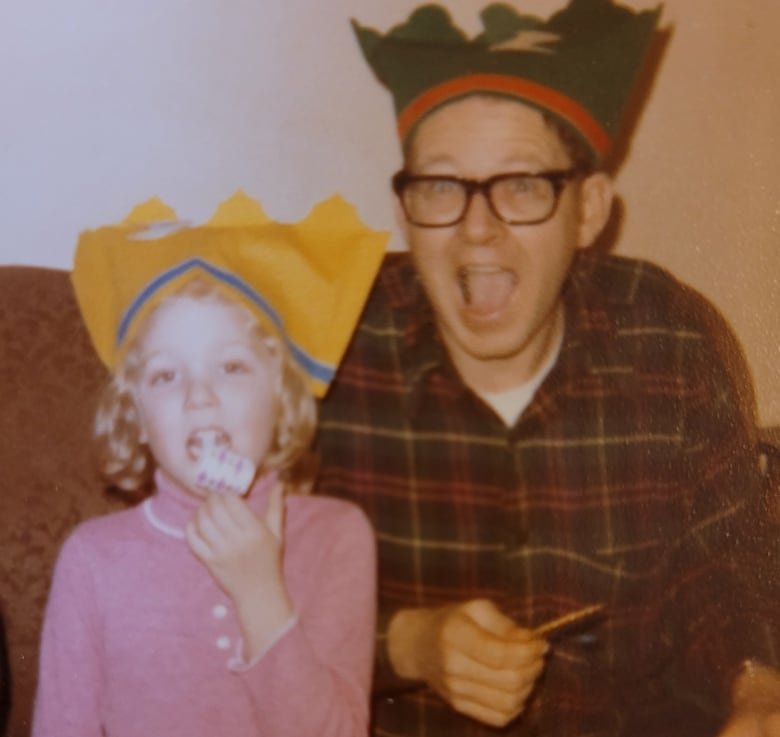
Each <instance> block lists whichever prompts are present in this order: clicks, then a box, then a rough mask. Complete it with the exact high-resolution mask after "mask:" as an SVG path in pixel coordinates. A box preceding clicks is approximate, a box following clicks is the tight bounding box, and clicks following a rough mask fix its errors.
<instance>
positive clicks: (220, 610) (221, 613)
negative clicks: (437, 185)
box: [211, 604, 228, 619]
mask: <svg viewBox="0 0 780 737" xmlns="http://www.w3.org/2000/svg"><path fill="white" fill-rule="evenodd" d="M211 613H212V615H214V619H224V618H225V617H227V613H228V610H227V607H226V606H225V605H224V604H216V605H215V606H214V608H213V609H212V610H211Z"/></svg>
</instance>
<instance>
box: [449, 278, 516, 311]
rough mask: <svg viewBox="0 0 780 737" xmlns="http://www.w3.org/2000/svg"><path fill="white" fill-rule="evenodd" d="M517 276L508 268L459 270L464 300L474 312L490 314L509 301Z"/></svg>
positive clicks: (459, 280)
mask: <svg viewBox="0 0 780 737" xmlns="http://www.w3.org/2000/svg"><path fill="white" fill-rule="evenodd" d="M516 283H517V277H516V276H515V274H514V273H513V272H511V271H507V270H506V269H497V268H496V269H494V268H481V269H477V268H463V269H461V270H460V271H459V272H458V284H459V285H460V289H461V293H462V294H463V301H464V302H465V303H466V306H467V307H468V308H469V310H471V311H472V312H476V313H479V314H482V315H489V314H491V313H493V312H497V311H498V310H501V309H502V308H503V307H505V306H506V304H507V303H508V302H509V299H510V297H511V296H512V290H513V289H514V287H515V284H516Z"/></svg>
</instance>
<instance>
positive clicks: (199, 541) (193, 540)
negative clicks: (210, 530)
mask: <svg viewBox="0 0 780 737" xmlns="http://www.w3.org/2000/svg"><path fill="white" fill-rule="evenodd" d="M184 537H185V538H186V540H187V544H188V545H189V546H190V550H192V552H193V553H194V554H195V557H196V558H199V559H200V560H202V561H205V560H208V559H209V558H210V557H211V548H210V547H209V545H208V543H207V542H206V541H205V540H204V539H203V537H202V536H201V534H200V530H199V529H198V525H197V524H196V523H195V521H194V520H191V521H190V522H189V523H188V524H187V526H186V527H185V528H184Z"/></svg>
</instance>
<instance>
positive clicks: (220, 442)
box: [186, 427, 230, 461]
mask: <svg viewBox="0 0 780 737" xmlns="http://www.w3.org/2000/svg"><path fill="white" fill-rule="evenodd" d="M221 447H225V448H228V447H230V435H228V433H226V432H225V431H224V430H221V429H219V428H214V427H208V428H201V429H199V430H195V431H194V432H192V433H190V435H189V437H188V438H187V442H186V448H187V456H188V457H189V459H190V460H191V461H199V460H200V459H201V458H202V457H203V456H204V455H205V454H206V453H209V452H210V451H211V450H212V449H215V448H221Z"/></svg>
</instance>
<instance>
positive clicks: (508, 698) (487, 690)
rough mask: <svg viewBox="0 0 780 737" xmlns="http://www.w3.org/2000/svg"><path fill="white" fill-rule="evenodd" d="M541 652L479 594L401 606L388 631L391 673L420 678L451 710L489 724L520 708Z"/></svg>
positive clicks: (540, 645)
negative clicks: (441, 603)
mask: <svg viewBox="0 0 780 737" xmlns="http://www.w3.org/2000/svg"><path fill="white" fill-rule="evenodd" d="M547 649H548V645H547V643H546V642H545V641H544V640H542V639H539V638H538V637H535V636H534V634H533V633H532V632H531V631H530V630H527V629H523V628H522V627H518V626H517V625H516V624H515V623H514V622H513V621H512V620H511V619H510V618H509V617H507V616H505V615H504V614H502V613H501V612H500V611H499V610H498V609H497V608H496V606H495V605H494V604H493V603H492V602H490V601H486V600H482V599H478V600H474V601H469V602H466V603H465V604H454V605H450V606H445V607H442V608H439V609H405V610H402V611H400V612H399V613H398V614H397V615H396V616H395V617H394V618H393V620H392V621H391V623H390V628H389V631H388V654H389V656H390V661H391V663H392V665H393V667H394V668H395V671H396V673H398V675H399V676H401V677H403V678H411V679H417V680H423V681H425V682H426V683H427V684H428V685H429V686H430V687H431V688H432V689H434V690H435V691H436V692H437V693H438V694H439V695H440V696H441V697H442V698H443V699H444V700H445V701H446V702H447V703H448V704H450V706H452V707H453V708H454V709H455V710H456V711H459V712H460V713H462V714H465V715H467V716H470V717H472V718H474V719H477V720H479V721H480V722H484V723H485V724H489V725H491V726H494V727H502V726H504V725H505V724H508V723H509V722H510V721H511V720H512V719H514V718H515V717H516V716H518V715H519V714H521V713H522V711H523V708H524V707H525V703H526V700H527V699H528V696H529V694H530V693H531V691H532V689H533V687H534V684H535V683H536V679H537V678H538V677H539V675H540V674H541V672H542V670H543V669H544V656H545V653H546V652H547Z"/></svg>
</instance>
